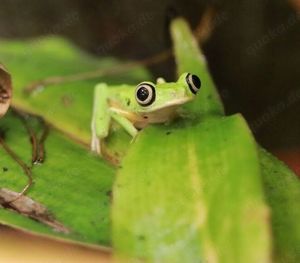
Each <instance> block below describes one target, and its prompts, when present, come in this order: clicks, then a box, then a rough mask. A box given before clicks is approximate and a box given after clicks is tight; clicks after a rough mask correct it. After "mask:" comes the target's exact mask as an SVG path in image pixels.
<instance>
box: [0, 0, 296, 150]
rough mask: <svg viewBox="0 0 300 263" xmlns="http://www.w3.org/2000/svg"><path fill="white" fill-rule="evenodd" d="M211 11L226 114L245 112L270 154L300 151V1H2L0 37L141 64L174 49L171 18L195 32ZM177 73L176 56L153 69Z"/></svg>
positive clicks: (211, 55) (215, 70)
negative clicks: (61, 42) (54, 42)
mask: <svg viewBox="0 0 300 263" xmlns="http://www.w3.org/2000/svg"><path fill="white" fill-rule="evenodd" d="M207 7H212V8H213V10H215V12H216V15H215V18H214V22H215V23H214V24H215V26H214V30H213V32H212V34H211V35H210V38H209V39H208V40H207V41H206V42H205V44H204V45H203V49H204V52H205V54H206V56H207V60H208V64H209V67H210V69H211V72H212V75H213V78H214V80H215V82H216V84H217V86H218V89H219V92H220V94H221V96H222V98H223V101H224V103H225V107H226V112H227V113H228V114H232V113H236V112H241V113H242V114H243V115H244V116H245V117H246V119H247V120H248V122H249V124H250V126H251V128H252V131H253V132H254V134H255V136H256V138H257V140H258V141H259V142H260V143H261V144H262V145H263V146H265V147H267V148H268V149H271V150H274V149H275V150H277V149H298V148H299V146H300V118H299V115H300V23H299V18H300V15H298V14H300V1H298V0H290V1H282V0H272V1H267V0H264V1H262V0H251V1H246V0H240V1H234V0H232V1H221V0H219V1H218V0H215V1H213V0H211V1H208V0H202V1H201V0H198V1H196V0H172V1H171V0H160V1H149V0H147V1H146V0H145V1H140V0H131V1H125V0H111V1H99V0H85V1H83V0H43V1H39V0H26V1H23V0H2V1H1V8H0V37H1V38H16V39H20V38H32V37H37V36H40V35H49V34H58V35H63V36H65V37H67V38H69V39H70V40H71V41H73V42H74V43H75V44H76V45H78V46H80V47H81V48H82V49H84V50H86V51H87V52H89V53H91V54H94V55H95V56H99V57H101V56H115V57H118V58H120V59H124V60H128V59H134V60H139V59H143V58H147V57H151V56H154V55H156V54H158V53H159V52H161V51H164V50H167V49H168V48H170V45H171V43H170V38H169V33H168V21H169V18H170V16H172V15H182V16H184V17H185V18H187V19H188V20H189V22H190V23H191V25H192V27H193V28H194V29H195V28H197V26H198V25H199V23H200V21H201V18H202V16H203V14H204V12H205V10H207ZM0 60H1V58H0ZM175 69H176V67H175V65H174V61H173V59H172V58H170V59H168V60H166V61H164V62H161V63H159V64H157V65H153V66H151V67H150V70H151V71H152V72H153V75H154V77H158V76H163V77H166V78H167V79H168V80H172V79H173V78H174V76H175Z"/></svg>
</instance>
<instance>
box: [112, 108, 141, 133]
mask: <svg viewBox="0 0 300 263" xmlns="http://www.w3.org/2000/svg"><path fill="white" fill-rule="evenodd" d="M110 111H111V117H112V118H113V119H114V120H115V121H116V122H117V123H119V125H121V126H122V127H123V128H124V129H125V131H127V132H128V133H129V135H131V136H132V139H134V138H135V137H136V135H137V134H138V130H137V129H136V128H135V127H134V125H133V124H132V122H131V121H130V120H128V119H127V118H126V117H124V116H122V115H120V114H119V113H118V112H115V111H114V110H113V108H112V109H111V110H110Z"/></svg>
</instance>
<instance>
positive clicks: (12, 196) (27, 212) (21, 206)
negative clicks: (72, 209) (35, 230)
mask: <svg viewBox="0 0 300 263" xmlns="http://www.w3.org/2000/svg"><path fill="white" fill-rule="evenodd" d="M19 195H20V194H19V193H16V192H13V191H11V190H8V189H5V188H0V207H3V208H7V209H11V210H13V211H15V212H17V213H19V214H21V215H24V216H27V217H29V218H32V219H34V220H37V221H38V222H41V223H43V224H45V225H47V226H50V227H51V228H52V229H53V230H54V231H57V232H61V233H65V234H68V233H70V230H69V229H68V228H66V227H65V226H63V225H62V224H61V223H60V222H58V221H56V220H55V218H54V217H53V215H51V214H50V213H49V211H48V209H47V208H46V207H45V206H43V205H42V204H40V203H38V202H36V201H34V200H33V199H31V198H29V197H27V196H25V195H22V196H19Z"/></svg>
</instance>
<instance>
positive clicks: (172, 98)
mask: <svg viewBox="0 0 300 263" xmlns="http://www.w3.org/2000/svg"><path fill="white" fill-rule="evenodd" d="M200 87H201V81H200V79H199V77H197V76H196V75H193V74H191V73H184V74H182V75H181V76H180V78H179V79H178V81H177V82H172V83H168V82H158V83H157V84H154V83H152V82H142V83H140V84H139V85H138V86H137V87H136V90H135V100H136V103H137V110H138V112H153V111H158V110H160V109H165V108H169V107H174V106H180V105H182V104H184V103H186V102H188V101H191V100H192V99H193V98H194V97H195V96H196V94H197V92H198V91H199V89H200Z"/></svg>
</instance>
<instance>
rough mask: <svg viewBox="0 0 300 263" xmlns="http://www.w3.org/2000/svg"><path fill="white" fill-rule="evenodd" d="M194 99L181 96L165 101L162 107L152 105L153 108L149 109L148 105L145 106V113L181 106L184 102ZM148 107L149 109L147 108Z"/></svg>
mask: <svg viewBox="0 0 300 263" xmlns="http://www.w3.org/2000/svg"><path fill="white" fill-rule="evenodd" d="M191 100H192V98H180V99H174V100H171V101H169V102H167V103H165V104H164V105H163V106H161V107H155V106H154V107H153V106H150V107H151V109H147V108H146V107H145V113H146V112H147V113H154V112H157V113H158V112H160V111H161V110H165V109H167V108H174V107H175V108H178V107H180V106H181V105H182V104H185V103H187V102H189V101H191ZM150 107H149V108H150ZM146 109H147V110H146Z"/></svg>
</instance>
